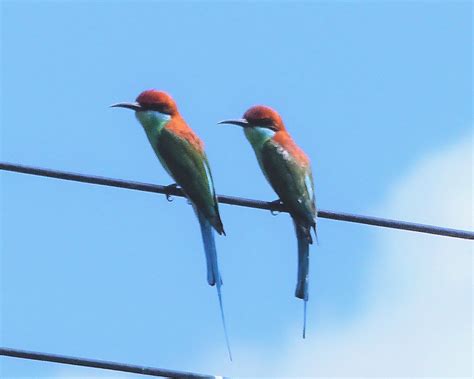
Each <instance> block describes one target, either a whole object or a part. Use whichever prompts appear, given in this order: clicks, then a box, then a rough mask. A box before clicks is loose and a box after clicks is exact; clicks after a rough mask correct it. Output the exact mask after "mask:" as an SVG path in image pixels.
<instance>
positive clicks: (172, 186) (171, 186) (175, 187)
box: [165, 183, 179, 202]
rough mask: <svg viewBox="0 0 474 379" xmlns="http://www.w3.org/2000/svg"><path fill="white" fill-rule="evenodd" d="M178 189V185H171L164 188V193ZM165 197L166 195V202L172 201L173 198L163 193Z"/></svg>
mask: <svg viewBox="0 0 474 379" xmlns="http://www.w3.org/2000/svg"><path fill="white" fill-rule="evenodd" d="M178 188H179V186H178V183H173V184H170V185H169V186H165V190H166V191H171V190H175V189H178ZM165 195H166V200H168V201H169V202H172V201H173V197H172V196H171V194H169V193H165Z"/></svg>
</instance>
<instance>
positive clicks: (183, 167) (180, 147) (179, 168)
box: [157, 128, 222, 233]
mask: <svg viewBox="0 0 474 379" xmlns="http://www.w3.org/2000/svg"><path fill="white" fill-rule="evenodd" d="M157 145H158V152H159V154H160V155H161V158H162V159H163V160H164V161H165V163H166V166H167V168H168V170H169V171H170V173H171V175H172V176H173V178H174V180H175V181H176V183H178V185H179V186H181V187H182V188H183V190H184V192H185V193H186V195H187V196H188V198H189V199H190V200H191V201H192V202H193V204H194V205H195V206H196V207H197V208H198V209H199V210H200V211H201V212H202V213H203V214H204V216H205V217H206V218H207V219H208V220H209V221H210V222H211V224H212V225H213V226H214V227H215V228H216V229H217V231H218V232H219V233H221V232H222V230H221V229H222V223H221V222H220V217H219V212H218V208H217V200H216V196H215V192H214V184H213V181H212V176H211V171H210V169H209V163H208V161H207V158H206V155H205V154H204V152H203V151H201V150H200V149H199V148H198V147H196V146H194V145H193V144H192V143H190V142H189V141H188V140H187V139H185V138H183V137H181V136H178V135H176V134H174V133H173V132H171V131H169V130H167V129H166V128H165V129H164V130H163V131H162V133H161V134H160V137H159V141H158V144H157Z"/></svg>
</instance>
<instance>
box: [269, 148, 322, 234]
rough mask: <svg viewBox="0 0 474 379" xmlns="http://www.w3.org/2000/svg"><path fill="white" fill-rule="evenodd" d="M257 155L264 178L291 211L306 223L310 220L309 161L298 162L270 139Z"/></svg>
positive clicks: (312, 202)
mask: <svg viewBox="0 0 474 379" xmlns="http://www.w3.org/2000/svg"><path fill="white" fill-rule="evenodd" d="M261 159H262V166H263V169H264V170H265V174H266V177H267V179H268V181H269V182H270V184H271V186H272V187H273V189H274V190H275V192H276V193H277V194H278V196H279V197H280V199H281V200H282V201H283V203H284V204H285V205H286V206H287V207H288V208H289V209H290V213H291V215H292V216H293V217H294V218H296V219H297V220H298V221H299V222H301V223H303V224H305V225H307V226H311V225H312V224H314V219H315V216H316V204H315V198H314V185H313V176H312V173H311V166H310V164H309V163H307V164H302V163H300V162H298V161H297V159H296V158H294V157H293V156H292V155H291V154H290V153H289V152H288V151H287V150H286V149H285V148H284V147H282V146H281V145H280V144H278V143H276V142H274V141H271V140H270V141H268V142H267V143H266V144H265V145H264V146H263V149H262V154H261Z"/></svg>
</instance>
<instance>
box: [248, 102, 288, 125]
mask: <svg viewBox="0 0 474 379" xmlns="http://www.w3.org/2000/svg"><path fill="white" fill-rule="evenodd" d="M243 118H244V119H245V120H247V122H248V123H249V126H264V127H269V128H271V129H274V130H275V131H279V130H284V129H285V124H283V120H282V119H281V117H280V115H279V114H278V112H277V111H276V110H274V109H272V108H270V107H267V106H265V105H255V106H253V107H251V108H250V109H248V110H247V112H245V113H244V117H243Z"/></svg>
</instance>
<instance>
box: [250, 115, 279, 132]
mask: <svg viewBox="0 0 474 379" xmlns="http://www.w3.org/2000/svg"><path fill="white" fill-rule="evenodd" d="M255 124H257V125H258V126H263V127H265V128H268V129H272V130H276V127H275V123H274V122H273V120H272V119H271V118H260V119H258V120H256V122H255Z"/></svg>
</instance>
